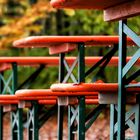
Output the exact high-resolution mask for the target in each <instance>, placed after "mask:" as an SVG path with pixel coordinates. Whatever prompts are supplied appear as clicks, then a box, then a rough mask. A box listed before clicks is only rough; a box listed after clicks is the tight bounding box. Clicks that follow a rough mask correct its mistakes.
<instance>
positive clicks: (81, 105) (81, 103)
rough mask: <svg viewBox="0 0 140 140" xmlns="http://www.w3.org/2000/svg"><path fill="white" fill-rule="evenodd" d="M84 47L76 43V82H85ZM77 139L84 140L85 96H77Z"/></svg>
mask: <svg viewBox="0 0 140 140" xmlns="http://www.w3.org/2000/svg"><path fill="white" fill-rule="evenodd" d="M84 58H85V47H84V44H80V43H79V44H78V59H79V60H78V83H80V82H85V59H84ZM77 123H78V140H85V97H84V96H82V97H79V98H78V122H77Z"/></svg>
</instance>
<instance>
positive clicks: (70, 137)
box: [68, 105, 74, 140]
mask: <svg viewBox="0 0 140 140" xmlns="http://www.w3.org/2000/svg"><path fill="white" fill-rule="evenodd" d="M72 115H73V114H72V112H71V106H70V105H69V106H68V140H74V132H73V129H74V122H72V123H71V118H72Z"/></svg>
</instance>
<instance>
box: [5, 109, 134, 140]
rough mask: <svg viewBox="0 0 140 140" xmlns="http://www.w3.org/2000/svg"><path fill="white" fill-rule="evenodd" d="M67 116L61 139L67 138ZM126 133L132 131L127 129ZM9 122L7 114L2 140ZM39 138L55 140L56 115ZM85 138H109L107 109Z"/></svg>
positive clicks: (40, 133)
mask: <svg viewBox="0 0 140 140" xmlns="http://www.w3.org/2000/svg"><path fill="white" fill-rule="evenodd" d="M66 118H67V117H65V122H64V137H63V140H68V134H67V119H66ZM127 133H128V135H130V136H133V133H132V132H131V131H129V130H128V132H127ZM10 137H11V135H10V123H9V114H7V115H5V117H4V140H10ZM24 140H27V133H26V130H25V131H24ZM39 140H57V117H56V116H54V117H52V118H50V119H49V120H48V121H47V122H46V123H45V124H44V125H43V126H42V128H41V129H40V131H39ZM86 140H109V111H107V112H104V114H102V115H100V116H99V117H98V118H97V120H96V121H95V122H94V123H93V125H92V126H91V127H90V129H89V130H88V131H87V132H86Z"/></svg>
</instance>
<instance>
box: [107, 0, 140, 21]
mask: <svg viewBox="0 0 140 140" xmlns="http://www.w3.org/2000/svg"><path fill="white" fill-rule="evenodd" d="M136 15H140V0H133V1H129V2H126V3H123V4H120V5H116V6H114V7H110V8H107V9H105V10H104V20H105V21H113V20H121V19H125V18H129V17H133V16H136Z"/></svg>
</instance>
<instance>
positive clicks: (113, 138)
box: [110, 104, 117, 140]
mask: <svg viewBox="0 0 140 140" xmlns="http://www.w3.org/2000/svg"><path fill="white" fill-rule="evenodd" d="M116 123H117V111H116V109H115V105H114V104H111V105H110V140H116V139H117V137H116V133H115V128H114V127H115V124H116Z"/></svg>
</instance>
